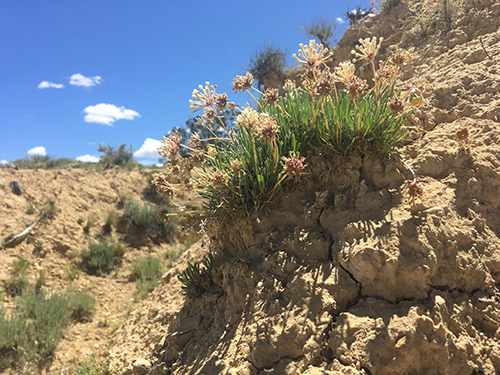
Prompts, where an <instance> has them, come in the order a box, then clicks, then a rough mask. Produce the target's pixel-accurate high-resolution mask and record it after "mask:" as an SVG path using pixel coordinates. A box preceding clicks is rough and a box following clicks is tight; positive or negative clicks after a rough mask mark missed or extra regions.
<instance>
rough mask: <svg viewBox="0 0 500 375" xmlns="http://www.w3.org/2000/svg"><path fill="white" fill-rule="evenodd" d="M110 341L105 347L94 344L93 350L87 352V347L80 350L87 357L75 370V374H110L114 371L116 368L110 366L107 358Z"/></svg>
mask: <svg viewBox="0 0 500 375" xmlns="http://www.w3.org/2000/svg"><path fill="white" fill-rule="evenodd" d="M111 345H112V342H111V341H110V342H109V343H108V345H107V346H106V347H105V348H100V347H99V345H96V346H95V351H94V352H93V353H89V352H88V350H87V349H85V348H83V349H82V350H81V352H82V354H83V355H84V356H86V357H87V359H86V360H85V361H84V362H83V363H82V364H81V365H80V367H79V368H78V370H77V371H76V374H77V375H111V374H113V373H116V371H117V370H119V369H118V368H111V360H110V358H109V349H110V348H111Z"/></svg>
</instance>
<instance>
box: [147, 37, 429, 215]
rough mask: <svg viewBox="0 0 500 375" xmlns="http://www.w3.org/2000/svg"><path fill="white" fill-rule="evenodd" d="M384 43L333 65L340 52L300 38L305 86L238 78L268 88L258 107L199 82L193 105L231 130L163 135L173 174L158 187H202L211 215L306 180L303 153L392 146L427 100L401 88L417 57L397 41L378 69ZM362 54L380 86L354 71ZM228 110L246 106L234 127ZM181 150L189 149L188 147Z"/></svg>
mask: <svg viewBox="0 0 500 375" xmlns="http://www.w3.org/2000/svg"><path fill="white" fill-rule="evenodd" d="M381 42H382V38H380V39H378V38H375V37H374V38H372V39H370V38H367V39H361V40H360V45H358V46H356V49H355V50H354V51H353V54H354V55H355V56H354V57H355V60H354V62H351V61H345V62H342V63H340V65H339V66H338V67H336V68H335V69H334V70H332V69H331V68H329V67H328V66H327V65H326V63H327V62H328V61H329V60H330V58H331V56H332V53H331V52H330V51H329V50H328V49H327V48H325V47H324V46H323V45H321V44H317V43H316V42H315V41H314V40H312V41H310V42H309V44H308V45H302V44H301V45H300V50H299V52H298V54H297V55H295V54H294V55H293V57H294V58H295V59H296V61H297V62H298V63H299V64H302V65H303V66H304V67H305V72H304V74H303V76H302V80H303V84H302V87H296V85H295V84H294V83H292V82H286V83H285V85H284V86H283V87H282V88H281V95H279V91H278V90H271V89H268V90H266V91H265V92H264V93H262V92H260V91H259V90H257V89H256V88H254V87H253V86H252V85H253V82H254V80H253V76H252V75H251V74H250V73H249V72H247V73H246V75H245V76H237V77H236V78H235V79H234V80H233V83H232V86H233V90H234V91H235V92H237V93H238V92H246V93H248V94H250V95H252V96H253V95H254V93H260V94H261V98H260V100H256V102H257V106H258V108H256V109H255V108H252V107H251V106H250V105H248V106H247V107H239V106H237V105H236V104H234V103H231V102H229V101H228V98H227V95H226V94H225V93H224V94H218V93H217V92H216V86H213V85H210V84H209V83H208V82H207V83H206V85H205V86H201V85H200V86H199V89H200V90H194V91H193V98H194V100H191V101H190V103H191V109H192V112H196V111H198V110H203V114H202V117H203V118H204V119H205V120H206V121H209V122H210V121H216V122H217V121H218V122H219V124H220V126H221V128H223V129H224V130H225V132H226V135H227V136H226V137H219V138H218V139H217V140H218V144H216V145H213V144H209V142H211V141H212V139H201V138H200V137H199V136H198V135H197V134H193V135H192V136H191V138H190V139H189V142H188V144H187V145H185V144H182V143H181V142H182V138H181V137H180V136H178V135H175V134H172V135H170V136H169V137H164V139H163V142H162V146H161V147H160V148H159V153H160V155H161V156H162V157H164V158H165V160H166V161H167V163H166V173H157V174H155V175H154V178H153V181H152V182H153V184H155V185H156V188H157V191H158V193H159V194H161V195H164V196H166V195H170V194H172V193H173V192H174V191H175V190H178V189H183V188H190V189H196V190H198V192H199V193H200V195H201V196H202V197H203V198H205V199H204V209H203V210H202V211H201V212H199V213H200V214H201V216H202V217H203V218H204V219H209V218H220V219H223V218H226V217H230V216H233V215H234V214H237V213H238V212H242V211H243V212H257V214H258V213H259V211H260V210H261V209H262V208H263V207H266V206H267V205H268V204H269V203H270V202H272V201H273V200H275V199H276V196H277V194H278V193H279V192H280V190H281V187H282V185H283V184H284V183H285V182H286V181H291V180H293V181H294V182H295V183H297V182H299V181H300V178H301V176H303V175H304V174H305V172H306V169H307V161H306V160H305V158H304V156H305V155H306V154H307V153H308V152H309V151H311V150H313V151H316V152H317V153H319V154H321V155H328V154H348V153H353V152H363V153H367V152H373V151H374V152H379V153H382V154H385V153H390V152H392V150H393V148H394V147H395V145H396V143H397V142H398V141H400V140H401V139H402V138H403V137H404V136H405V135H406V128H405V127H404V126H403V124H404V121H405V118H406V116H407V114H408V113H409V112H411V108H412V107H415V106H419V105H422V104H423V103H424V102H425V101H424V99H423V96H422V90H421V88H418V87H414V88H412V89H410V90H408V91H407V92H405V93H399V92H396V90H395V89H394V87H395V80H396V78H397V76H398V73H399V72H400V71H401V69H402V67H403V66H404V65H407V64H410V63H411V62H412V56H411V51H405V50H402V49H398V48H396V49H394V50H393V53H392V55H391V56H390V57H389V58H388V60H387V61H383V62H380V63H379V64H378V67H377V64H376V62H375V58H376V56H377V53H378V51H379V49H380V46H381ZM357 60H365V61H367V62H368V63H369V65H370V66H371V67H372V72H373V81H374V84H373V86H372V87H371V88H370V86H369V85H368V83H367V82H366V81H364V80H361V79H360V78H359V77H357V76H356V75H355V65H354V63H355V62H356V61H357ZM228 108H229V109H230V110H237V111H239V114H238V115H237V116H236V121H235V122H234V124H235V125H234V127H230V128H228V127H227V126H226V124H225V122H224V121H223V120H222V119H221V114H222V113H225V110H226V109H228ZM181 149H185V150H187V152H186V153H184V154H181V153H180V150H181ZM173 181H180V182H181V183H174V182H173ZM189 213H193V212H189ZM189 213H188V214H189ZM185 214H186V213H185ZM167 216H172V214H167Z"/></svg>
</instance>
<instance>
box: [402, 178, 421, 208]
mask: <svg viewBox="0 0 500 375" xmlns="http://www.w3.org/2000/svg"><path fill="white" fill-rule="evenodd" d="M424 194H425V189H424V187H423V185H422V184H420V183H418V182H417V179H416V178H415V179H414V180H413V181H412V182H410V183H409V184H408V186H407V187H406V190H405V196H406V199H408V201H409V202H410V203H411V204H413V203H414V202H415V199H417V198H420V199H422V197H423V196H424Z"/></svg>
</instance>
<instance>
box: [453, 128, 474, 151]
mask: <svg viewBox="0 0 500 375" xmlns="http://www.w3.org/2000/svg"><path fill="white" fill-rule="evenodd" d="M473 133H474V131H471V129H470V127H469V126H461V127H459V128H458V129H457V131H456V132H455V136H456V137H457V140H458V142H460V148H461V149H466V148H467V145H470V144H472V138H471V135H472V134H473Z"/></svg>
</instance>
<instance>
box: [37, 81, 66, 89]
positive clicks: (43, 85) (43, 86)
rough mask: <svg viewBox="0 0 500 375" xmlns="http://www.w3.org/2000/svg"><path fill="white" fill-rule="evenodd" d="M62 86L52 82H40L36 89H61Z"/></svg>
mask: <svg viewBox="0 0 500 375" xmlns="http://www.w3.org/2000/svg"><path fill="white" fill-rule="evenodd" d="M63 87H64V85H63V84H62V83H54V82H49V81H42V82H40V83H39V85H38V88H39V89H49V88H52V89H62V88H63Z"/></svg>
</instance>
